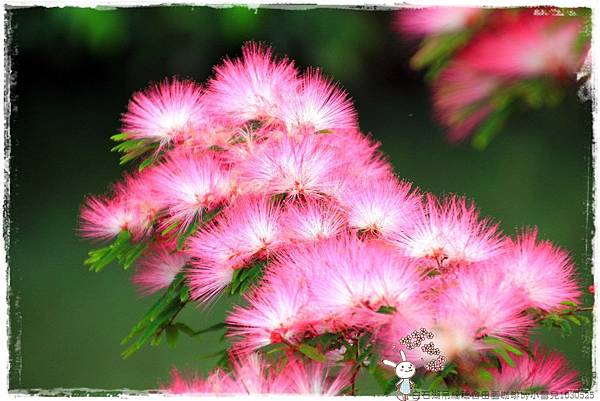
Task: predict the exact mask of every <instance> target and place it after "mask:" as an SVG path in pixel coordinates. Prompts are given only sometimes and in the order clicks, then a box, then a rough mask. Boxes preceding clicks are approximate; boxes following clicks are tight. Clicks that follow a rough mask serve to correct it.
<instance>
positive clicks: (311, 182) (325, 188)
mask: <svg viewBox="0 0 600 401" xmlns="http://www.w3.org/2000/svg"><path fill="white" fill-rule="evenodd" d="M236 172H237V178H238V180H239V184H240V187H241V190H242V191H244V192H250V193H261V194H263V193H264V194H272V195H276V194H286V195H288V196H290V197H293V198H295V197H299V196H302V197H307V198H320V197H322V196H323V195H335V194H337V193H338V192H339V190H340V188H341V186H342V182H343V178H344V173H345V165H344V163H343V160H340V158H339V157H338V152H337V151H336V149H334V148H332V147H330V146H327V145H326V144H325V143H324V142H323V140H321V139H320V138H319V137H318V136H316V135H305V136H301V137H299V138H296V137H288V136H284V137H283V138H281V140H273V141H269V142H268V143H266V144H264V145H263V146H262V147H260V149H258V151H256V152H255V153H253V154H252V155H250V156H249V157H248V159H246V160H242V161H240V163H239V164H238V166H237V167H236Z"/></svg>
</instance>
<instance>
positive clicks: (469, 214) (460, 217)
mask: <svg viewBox="0 0 600 401" xmlns="http://www.w3.org/2000/svg"><path fill="white" fill-rule="evenodd" d="M391 242H392V243H394V244H395V245H396V246H398V247H399V249H400V250H401V251H402V252H403V253H404V255H405V256H407V257H410V258H417V259H422V260H423V261H424V262H427V261H429V262H430V263H429V264H430V265H432V266H433V267H435V268H437V269H442V270H443V269H446V268H449V267H453V266H455V265H460V264H470V263H474V262H480V261H485V260H488V259H490V258H492V257H494V256H497V255H499V254H500V253H501V252H502V251H503V245H504V243H503V237H502V236H501V234H500V233H499V231H498V225H497V224H492V223H491V222H490V221H489V220H488V219H480V217H479V213H478V211H477V209H476V207H475V205H474V204H472V203H468V202H467V201H466V200H465V199H464V198H458V197H456V196H449V197H447V198H445V199H443V200H442V201H440V200H438V199H437V198H436V197H435V196H433V195H431V194H428V195H427V196H426V199H425V204H424V207H423V209H422V210H421V213H420V215H419V216H418V218H417V219H416V221H415V223H414V227H413V228H412V229H411V230H409V231H408V232H400V233H399V234H398V235H396V236H394V237H393V238H392V239H391Z"/></svg>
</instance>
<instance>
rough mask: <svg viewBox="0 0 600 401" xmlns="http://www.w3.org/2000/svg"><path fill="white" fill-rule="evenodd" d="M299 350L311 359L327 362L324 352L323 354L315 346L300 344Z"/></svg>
mask: <svg viewBox="0 0 600 401" xmlns="http://www.w3.org/2000/svg"><path fill="white" fill-rule="evenodd" d="M298 351H300V352H302V353H303V354H304V355H306V356H307V357H309V358H310V359H314V360H315V361H319V362H325V361H326V360H327V358H326V357H325V355H324V354H322V353H321V352H320V351H319V350H318V349H316V348H315V347H313V346H311V345H308V344H300V346H299V347H298Z"/></svg>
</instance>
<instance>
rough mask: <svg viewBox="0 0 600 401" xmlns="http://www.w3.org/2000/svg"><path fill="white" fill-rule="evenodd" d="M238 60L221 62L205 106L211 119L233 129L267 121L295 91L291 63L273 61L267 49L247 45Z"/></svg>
mask: <svg viewBox="0 0 600 401" xmlns="http://www.w3.org/2000/svg"><path fill="white" fill-rule="evenodd" d="M242 53H243V55H242V58H240V59H234V60H231V59H225V61H224V62H223V64H222V65H220V66H218V67H216V68H215V77H214V78H212V79H211V80H210V82H209V87H208V92H207V96H206V100H205V103H206V105H207V108H208V110H209V112H210V114H211V115H212V116H214V117H215V118H217V119H219V120H223V121H225V122H228V123H230V124H233V125H241V124H244V123H245V122H247V121H250V120H261V121H270V120H272V119H273V118H274V117H276V116H277V115H278V112H279V107H280V105H281V104H282V103H284V102H286V101H288V99H290V98H291V96H293V94H294V93H295V91H296V88H297V86H298V85H299V81H298V78H297V74H298V72H297V71H296V68H295V67H294V63H293V62H292V61H289V60H288V59H287V58H283V59H280V60H278V59H275V58H274V57H273V55H272V51H271V49H270V48H268V47H263V46H260V45H258V44H255V43H248V44H246V45H245V46H244V48H243V49H242Z"/></svg>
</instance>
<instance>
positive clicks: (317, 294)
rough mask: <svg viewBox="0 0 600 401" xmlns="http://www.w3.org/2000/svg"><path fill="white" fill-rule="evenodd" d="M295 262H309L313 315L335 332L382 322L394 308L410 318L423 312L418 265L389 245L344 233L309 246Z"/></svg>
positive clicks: (299, 263)
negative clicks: (384, 310)
mask: <svg viewBox="0 0 600 401" xmlns="http://www.w3.org/2000/svg"><path fill="white" fill-rule="evenodd" d="M294 259H295V260H294V263H295V264H296V265H304V266H310V269H311V270H310V271H309V273H310V275H309V278H308V283H309V291H310V299H311V309H313V312H312V313H311V316H312V317H313V318H315V319H316V320H319V321H321V322H324V323H326V324H328V325H329V327H330V328H331V329H332V330H333V331H336V330H337V329H339V328H347V327H372V326H373V325H380V324H382V323H383V322H384V321H385V320H387V319H388V318H389V315H387V314H382V313H379V312H378V311H379V309H380V308H382V307H392V308H395V310H396V311H397V312H396V313H399V314H401V315H402V316H405V317H406V318H407V319H409V318H411V317H412V316H415V315H418V314H419V313H421V312H422V310H421V308H422V306H423V304H424V303H422V302H419V301H417V299H418V298H419V294H421V292H422V290H423V288H422V282H421V280H420V275H419V273H418V272H417V265H416V264H415V263H413V262H411V261H410V260H408V259H404V258H401V257H399V256H398V255H397V254H396V253H395V251H394V250H393V249H391V248H389V247H385V246H382V245H380V244H376V243H371V242H362V241H359V240H358V239H356V238H355V237H354V236H341V237H338V238H335V239H331V240H327V241H321V242H319V243H316V244H314V245H312V246H309V247H306V248H305V249H303V250H302V252H298V253H297V254H295V255H294Z"/></svg>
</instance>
